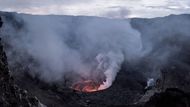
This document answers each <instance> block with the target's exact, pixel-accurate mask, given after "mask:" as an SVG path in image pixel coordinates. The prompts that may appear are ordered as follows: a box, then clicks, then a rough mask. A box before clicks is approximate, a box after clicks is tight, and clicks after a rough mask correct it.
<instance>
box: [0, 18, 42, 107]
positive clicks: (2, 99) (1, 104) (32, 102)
mask: <svg viewBox="0 0 190 107" xmlns="http://www.w3.org/2000/svg"><path fill="white" fill-rule="evenodd" d="M2 24H3V23H2V20H1V18H0V27H2ZM39 106H42V104H40V102H39V101H38V99H37V98H36V97H32V96H30V95H29V94H28V93H27V91H26V90H22V89H20V88H19V87H18V86H17V85H15V84H14V81H13V78H12V77H11V76H10V74H9V68H8V63H7V57H6V54H5V52H4V50H3V46H2V44H1V41H0V107H39Z"/></svg>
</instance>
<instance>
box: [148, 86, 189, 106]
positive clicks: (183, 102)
mask: <svg viewBox="0 0 190 107" xmlns="http://www.w3.org/2000/svg"><path fill="white" fill-rule="evenodd" d="M144 107H190V94H189V93H185V92H183V91H181V90H179V89H177V88H168V89H166V91H165V92H162V93H156V94H154V95H153V96H152V97H151V98H150V100H149V101H148V102H147V103H145V106H144Z"/></svg>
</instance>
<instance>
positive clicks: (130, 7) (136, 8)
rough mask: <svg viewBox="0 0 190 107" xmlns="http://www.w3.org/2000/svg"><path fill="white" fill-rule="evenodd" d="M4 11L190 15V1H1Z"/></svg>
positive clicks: (93, 14)
mask: <svg viewBox="0 0 190 107" xmlns="http://www.w3.org/2000/svg"><path fill="white" fill-rule="evenodd" d="M0 10H1V11H16V12H22V13H31V14H59V15H63V14H65V15H88V16H103V17H112V18H126V17H158V16H165V15H169V14H181V13H190V0H0Z"/></svg>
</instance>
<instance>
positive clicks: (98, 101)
mask: <svg viewBox="0 0 190 107" xmlns="http://www.w3.org/2000/svg"><path fill="white" fill-rule="evenodd" d="M14 14H15V13H1V16H2V17H3V18H4V20H5V19H6V18H8V19H7V20H9V21H10V20H11V21H10V22H9V23H12V25H13V28H14V27H15V26H16V28H17V30H18V31H17V30H16V31H15V32H13V33H14V34H15V35H16V33H18V32H19V31H20V30H22V28H23V26H25V25H22V23H21V22H22V20H16V19H15V18H14ZM27 17H29V16H27ZM35 17H38V16H35ZM69 18H72V17H71V16H67V17H66V19H67V20H68V21H69V22H72V21H73V20H76V19H77V18H76V19H75V18H73V20H71V21H70V20H69ZM88 18H91V17H87V19H88ZM77 20H80V18H79V19H77ZM103 20H106V19H103ZM109 20H110V19H109ZM17 22H18V23H17ZM79 22H80V21H79ZM79 22H77V21H76V22H75V21H73V22H72V23H79ZM80 23H81V22H80ZM130 24H131V26H132V27H133V28H134V29H136V30H137V31H138V32H140V34H141V39H142V43H143V48H144V50H145V51H142V53H143V55H142V56H140V57H141V58H139V59H138V61H137V62H135V61H136V60H135V61H134V62H133V63H131V62H130V61H129V60H125V61H124V62H122V65H121V69H120V70H119V72H118V73H117V76H116V78H115V81H114V82H113V84H112V86H111V87H109V88H107V89H105V90H102V91H97V92H92V93H85V92H79V91H76V90H73V89H71V88H70V83H72V81H71V80H70V78H69V77H70V75H71V76H72V75H74V74H70V73H66V75H64V76H65V78H64V79H63V80H61V81H59V82H57V81H56V82H47V81H44V80H43V79H42V78H40V75H41V74H38V73H36V74H33V73H30V71H31V72H32V70H38V69H37V68H35V69H31V67H33V66H37V67H38V66H39V65H38V63H39V62H38V61H37V62H36V60H35V58H33V57H32V55H30V54H28V53H27V52H18V51H17V49H16V48H14V47H13V46H12V44H10V43H8V42H7V40H9V36H6V35H3V34H4V32H3V33H1V38H2V40H3V45H4V47H5V50H6V54H7V56H8V61H10V62H9V69H10V71H11V72H10V73H11V75H12V76H13V78H14V81H15V84H17V85H18V86H19V87H20V88H22V89H25V90H27V91H28V93H29V94H30V95H33V96H36V97H37V98H38V99H39V101H40V102H41V103H42V104H44V105H46V106H47V107H63V106H65V107H80V106H81V107H107V106H110V107H112V106H113V107H114V106H126V107H144V106H145V107H164V106H168V107H169V106H172V107H189V106H190V104H189V103H190V95H189V92H190V91H189V90H190V78H189V76H190V42H189V41H190V30H189V28H190V15H170V16H167V17H163V18H153V19H139V18H135V19H130ZM69 27H72V28H73V27H75V26H73V25H72V24H71V25H70V26H69ZM2 29H3V28H2ZM8 30H10V29H8ZM70 33H73V32H70ZM10 38H11V36H10ZM21 47H22V46H21ZM106 49H107V48H106ZM10 50H13V53H10V52H12V51H10ZM23 53H24V54H23ZM12 54H14V56H11V55H12ZM44 54H45V53H44ZM9 55H10V57H9ZM22 55H24V56H22ZM26 56H27V57H26ZM18 57H19V58H18ZM22 57H24V58H22ZM10 58H15V59H17V58H18V59H17V60H16V61H15V62H12V60H11V59H10ZM72 78H73V77H72ZM149 78H152V79H154V81H155V83H154V85H153V86H149V87H148V88H146V87H147V80H148V79H149Z"/></svg>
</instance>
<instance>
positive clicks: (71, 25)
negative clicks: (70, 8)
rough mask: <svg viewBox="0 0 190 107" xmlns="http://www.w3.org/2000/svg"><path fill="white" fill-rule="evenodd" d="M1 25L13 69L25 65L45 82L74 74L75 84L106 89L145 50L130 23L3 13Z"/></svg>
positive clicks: (102, 19) (101, 19)
mask: <svg viewBox="0 0 190 107" xmlns="http://www.w3.org/2000/svg"><path fill="white" fill-rule="evenodd" d="M3 21H4V25H3V28H2V32H1V36H2V38H4V41H5V43H6V45H7V47H9V48H7V55H8V59H9V63H10V66H13V67H14V66H16V65H17V64H18V63H21V64H26V66H27V67H28V68H30V69H31V70H28V71H27V72H29V73H30V74H31V75H33V76H38V77H39V78H40V79H41V80H44V81H46V82H57V81H63V80H64V78H65V75H66V74H73V75H74V74H75V75H77V76H76V77H72V78H73V81H77V80H80V79H81V78H82V79H84V78H90V79H94V80H96V78H100V80H104V79H105V80H104V81H103V84H102V85H101V86H100V89H103V88H108V87H110V86H111V84H112V82H113V81H114V79H115V77H116V75H117V72H119V70H120V67H121V64H122V63H123V62H124V61H125V60H126V61H132V60H136V59H137V57H138V56H139V53H140V51H141V49H142V43H141V36H140V33H139V32H137V31H136V30H134V29H133V28H132V27H131V26H130V23H129V20H111V19H105V18H96V17H92V18H89V17H70V16H32V15H25V14H16V13H8V14H6V13H5V14H3Z"/></svg>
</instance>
